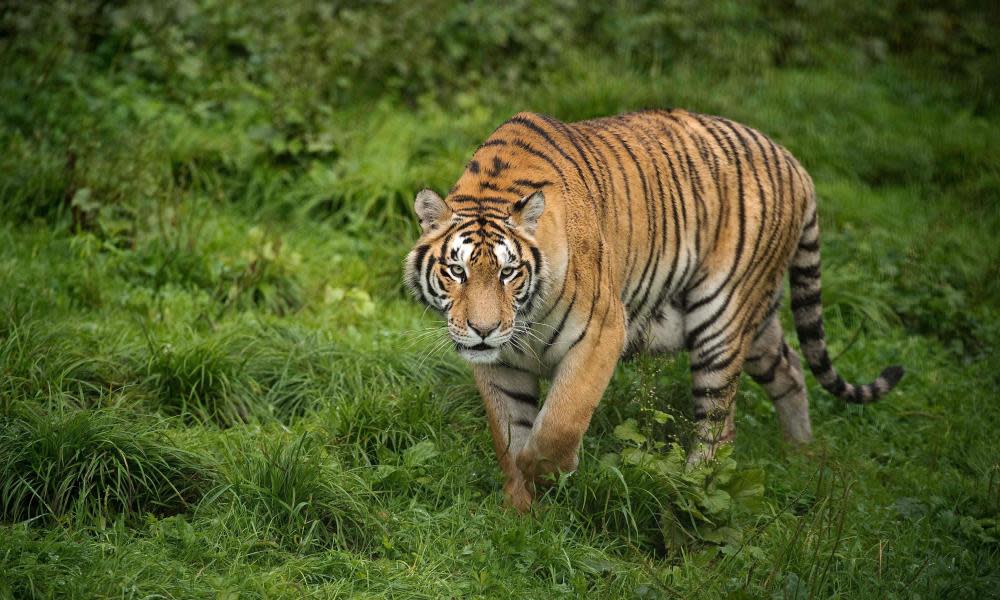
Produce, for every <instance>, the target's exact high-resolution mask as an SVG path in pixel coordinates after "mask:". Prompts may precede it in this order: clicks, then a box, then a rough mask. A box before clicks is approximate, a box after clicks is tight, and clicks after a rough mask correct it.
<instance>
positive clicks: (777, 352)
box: [743, 316, 812, 444]
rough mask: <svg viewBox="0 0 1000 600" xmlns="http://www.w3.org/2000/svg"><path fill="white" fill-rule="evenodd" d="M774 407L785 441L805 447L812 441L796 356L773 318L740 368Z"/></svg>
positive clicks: (800, 370) (802, 379)
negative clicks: (765, 394)
mask: <svg viewBox="0 0 1000 600" xmlns="http://www.w3.org/2000/svg"><path fill="white" fill-rule="evenodd" d="M743 370H744V371H746V372H747V374H748V375H750V377H752V378H753V380H754V381H756V382H757V383H759V384H760V385H761V386H762V387H763V388H764V390H765V391H767V395H768V396H769V397H770V398H771V401H772V402H773V403H774V408H775V410H777V412H778V421H779V422H780V423H781V431H782V433H783V434H784V437H785V439H786V440H787V441H789V442H792V443H796V444H805V443H807V442H809V441H811V440H812V424H811V423H810V421H809V397H808V396H807V395H806V386H805V379H804V378H803V376H802V365H801V363H800V362H799V357H798V355H797V354H796V353H795V352H794V351H793V350H791V349H790V348H789V347H788V343H787V342H785V336H784V333H783V332H782V329H781V323H780V322H779V321H778V318H777V317H776V316H772V317H771V318H769V319H768V320H767V322H766V323H765V324H764V325H763V326H762V327H761V328H760V331H759V332H758V333H757V337H756V338H755V339H754V341H753V344H752V345H751V347H750V355H749V357H747V361H746V363H745V364H744V366H743Z"/></svg>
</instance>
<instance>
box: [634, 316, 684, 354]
mask: <svg viewBox="0 0 1000 600" xmlns="http://www.w3.org/2000/svg"><path fill="white" fill-rule="evenodd" d="M629 334H630V340H629V341H630V342H631V336H632V335H636V336H638V337H637V339H636V340H635V341H636V342H637V343H636V347H637V348H638V349H639V351H641V352H652V353H655V354H661V353H668V354H673V353H675V352H680V351H681V350H683V349H684V313H682V312H681V311H680V309H678V308H676V307H674V306H672V305H670V304H665V305H664V306H663V307H661V308H660V310H659V311H657V314H656V315H654V316H653V317H652V318H651V319H650V320H649V322H648V323H646V326H645V327H644V328H643V329H642V330H640V331H636V332H635V333H634V334H633V332H632V331H631V328H630V331H629ZM630 345H631V344H630Z"/></svg>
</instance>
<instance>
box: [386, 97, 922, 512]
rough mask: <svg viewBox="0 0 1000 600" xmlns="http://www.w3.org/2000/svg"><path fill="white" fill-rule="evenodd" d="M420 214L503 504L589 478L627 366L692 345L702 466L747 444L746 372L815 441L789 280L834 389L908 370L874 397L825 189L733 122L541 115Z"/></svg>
mask: <svg viewBox="0 0 1000 600" xmlns="http://www.w3.org/2000/svg"><path fill="white" fill-rule="evenodd" d="M414 211H415V213H416V218H417V220H418V221H419V225H420V237H419V239H418V240H417V242H416V244H415V245H414V246H413V248H412V250H411V251H410V252H409V253H408V254H407V256H406V258H405V263H404V279H405V284H406V286H407V287H408V288H409V290H410V291H411V292H412V294H413V295H414V296H415V298H416V299H417V300H419V301H421V302H423V303H425V304H426V305H427V306H429V307H432V308H433V309H435V310H436V311H439V312H440V313H441V314H442V316H443V317H444V319H445V321H446V323H447V331H448V334H449V335H450V338H451V340H450V341H452V342H453V343H454V346H455V349H456V350H457V353H458V354H459V356H461V357H462V358H463V359H464V360H465V361H467V362H468V363H469V364H470V365H471V370H472V372H473V376H474V379H475V382H476V387H477V389H478V391H479V394H480V395H481V397H482V402H483V406H484V412H485V414H486V419H487V421H488V424H489V429H490V433H491V437H492V441H493V447H494V450H495V452H496V455H497V459H498V461H499V463H500V468H501V470H502V472H503V475H504V483H503V494H504V500H505V503H506V504H507V505H509V506H511V507H513V508H515V509H516V510H518V511H520V512H525V511H527V510H529V509H530V507H531V506H532V503H533V502H534V499H535V497H536V496H537V494H538V493H539V492H540V490H541V489H543V488H542V486H544V485H545V484H546V482H551V480H552V477H553V476H555V475H558V474H559V473H568V472H573V471H575V470H576V468H577V466H578V463H579V457H578V455H579V448H580V445H581V441H582V439H583V435H584V433H585V432H586V431H587V428H588V427H589V424H590V421H591V417H592V415H593V413H594V410H595V409H596V407H597V405H598V403H599V402H600V400H601V397H602V396H603V394H604V392H605V389H606V388H607V386H608V383H609V381H610V379H611V377H612V375H613V373H614V371H615V368H616V366H617V364H618V363H619V361H621V360H622V359H623V358H627V357H629V356H634V355H635V354H637V353H646V354H653V355H657V354H664V355H671V354H675V353H678V352H682V351H686V352H687V353H688V356H689V362H690V375H691V390H692V391H691V393H692V396H693V407H694V408H693V413H694V414H693V423H694V436H695V437H694V443H693V446H692V447H691V448H690V450H689V453H688V462H689V463H690V464H692V465H697V464H700V463H703V462H705V461H708V460H711V459H712V458H713V457H714V456H715V454H716V452H717V451H718V449H719V448H720V447H721V446H722V445H723V444H729V443H732V441H733V438H734V435H735V427H734V412H735V411H734V397H735V394H736V392H737V389H738V385H739V381H740V374H741V373H742V372H746V373H747V374H748V375H749V376H750V377H751V378H752V379H753V380H754V381H755V382H757V383H758V384H760V385H761V386H762V387H763V388H764V390H765V391H766V392H767V395H768V396H769V398H770V400H771V401H772V402H773V406H774V407H775V412H776V413H777V417H778V421H779V423H780V427H781V430H782V433H783V436H784V438H785V439H786V440H787V441H788V442H789V443H790V444H792V445H802V444H806V443H808V442H810V441H811V439H812V425H811V421H810V418H809V400H808V397H807V394H806V385H805V381H804V378H803V373H802V368H801V363H800V360H799V357H798V355H797V354H796V353H795V352H794V351H793V350H791V349H790V348H789V345H788V344H787V342H786V341H785V335H784V332H783V330H782V325H781V321H780V319H779V318H778V312H779V309H780V307H781V306H782V299H783V293H782V292H783V286H782V278H783V276H784V274H785V273H786V272H787V273H788V276H789V280H790V289H791V310H792V314H793V316H794V323H795V330H796V332H797V335H798V339H799V344H800V348H801V352H802V354H803V355H804V357H805V359H806V362H807V363H808V365H809V367H810V370H811V371H812V372H813V374H814V376H815V377H816V379H817V381H818V382H819V383H820V384H821V386H822V387H823V388H824V389H826V390H827V391H828V392H829V393H831V394H833V395H834V396H836V397H838V398H841V399H843V400H845V401H847V402H850V403H869V402H873V401H875V400H877V399H878V398H880V397H881V396H883V395H884V394H886V393H887V392H889V391H890V390H891V389H892V388H893V387H894V386H895V385H896V384H897V383H898V382H899V380H900V378H901V377H902V376H903V372H904V371H903V368H902V367H900V366H890V367H888V368H886V369H884V370H883V371H882V373H881V374H880V375H879V376H878V378H877V379H875V380H874V382H872V383H869V384H866V385H855V384H851V383H848V382H847V381H845V380H844V379H843V378H842V377H841V376H840V374H838V372H837V370H836V369H835V368H834V366H833V364H832V363H831V360H830V357H829V354H828V352H827V346H826V338H825V332H824V329H823V311H822V302H821V298H820V295H821V293H820V292H821V288H820V240H819V218H818V213H817V204H816V191H815V188H814V185H813V181H812V179H811V178H810V176H809V175H808V174H807V173H806V171H805V170H804V168H803V167H802V166H801V165H800V164H799V162H798V161H797V160H796V159H795V158H794V157H793V156H792V155H791V154H790V153H789V152H788V151H787V150H786V149H785V148H784V147H782V146H780V145H779V144H777V143H775V142H774V141H772V140H771V139H769V138H768V137H766V136H765V135H763V134H762V133H760V132H758V131H756V130H755V129H752V128H750V127H748V126H745V125H741V124H738V123H735V122H733V121H731V120H729V119H726V118H723V117H718V116H709V115H705V114H700V113H696V112H690V111H686V110H682V109H660V110H647V111H640V112H633V113H628V114H622V115H619V116H613V117H607V118H598V119H592V120H585V121H580V122H573V123H564V122H561V121H559V120H557V119H555V118H553V117H550V116H547V115H544V114H537V113H530V112H522V113H519V114H516V115H514V116H513V117H511V118H510V119H508V120H507V121H505V122H504V123H502V124H501V125H500V126H499V127H497V128H496V129H495V130H494V131H493V133H492V134H491V135H490V136H489V137H488V138H487V139H486V141H484V142H483V143H482V144H481V145H480V146H479V147H478V148H477V149H476V150H475V152H474V153H473V155H472V158H471V160H469V162H468V163H467V164H466V165H465V168H464V171H463V173H462V174H461V176H460V177H459V179H458V181H457V182H456V183H455V185H454V186H453V187H452V188H451V190H450V191H449V192H448V193H447V195H446V196H445V197H444V198H442V197H441V196H440V195H438V194H437V193H436V192H434V191H433V190H430V189H423V190H420V191H419V192H418V193H417V194H416V197H415V199H414ZM541 378H544V379H546V380H548V381H549V390H548V393H547V395H546V397H545V399H544V402H541V401H540V397H539V396H540V394H539V389H540V388H539V381H540V379H541Z"/></svg>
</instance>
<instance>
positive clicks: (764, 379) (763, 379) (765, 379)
mask: <svg viewBox="0 0 1000 600" xmlns="http://www.w3.org/2000/svg"><path fill="white" fill-rule="evenodd" d="M781 359H782V356H781V353H780V352H775V353H774V362H772V363H771V366H770V367H768V368H767V369H765V370H764V372H763V373H759V374H757V375H754V374H753V373H751V374H750V377H752V378H753V380H754V381H756V382H757V383H759V384H761V385H767V384H769V383H771V382H772V381H774V375H775V372H776V371H777V370H778V365H779V364H781Z"/></svg>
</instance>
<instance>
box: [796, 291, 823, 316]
mask: <svg viewBox="0 0 1000 600" xmlns="http://www.w3.org/2000/svg"><path fill="white" fill-rule="evenodd" d="M821 295H822V294H821V292H820V291H819V290H816V291H815V292H812V293H810V294H807V295H805V296H802V297H797V296H795V294H792V311H793V312H794V311H796V310H798V309H800V308H806V307H808V306H815V305H816V304H819V303H820V301H821V300H820V297H821Z"/></svg>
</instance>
